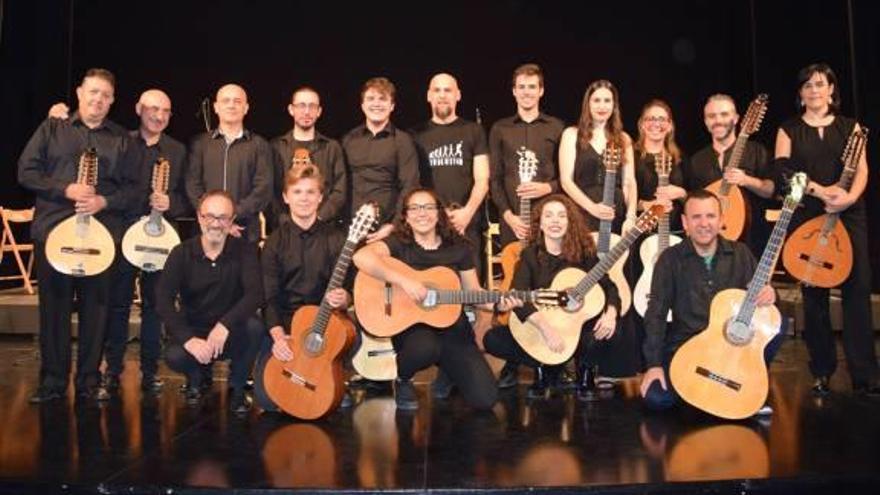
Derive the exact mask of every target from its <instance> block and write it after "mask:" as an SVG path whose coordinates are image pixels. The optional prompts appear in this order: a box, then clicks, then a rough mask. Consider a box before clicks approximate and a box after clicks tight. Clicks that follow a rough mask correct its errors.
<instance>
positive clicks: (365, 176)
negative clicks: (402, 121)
mask: <svg viewBox="0 0 880 495" xmlns="http://www.w3.org/2000/svg"><path fill="white" fill-rule="evenodd" d="M395 92H396V90H395V88H394V84H393V83H392V82H391V81H389V80H388V79H386V78H384V77H374V78H372V79H370V80H368V81H367V82H366V83H364V86H363V88H362V89H361V110H362V111H363V112H364V117H365V122H364V125H361V126H358V127H355V128H354V129H352V130H351V131H349V132H348V134H346V135H345V137H343V138H342V149H343V150H344V151H345V159H346V161H347V163H348V167H349V172H350V174H351V184H352V189H351V204H350V208H349V216H351V214H353V213H354V212H356V211H357V209H358V208H360V206H361V205H362V204H364V203H366V202H368V201H374V202H376V203H378V205H379V209H380V213H379V214H380V215H381V221H380V225H381V226H380V227H379V229H378V230H376V231H375V232H373V233H371V234H370V235H368V236H367V242H368V243H369V242H375V241H378V240H380V239H384V238H385V237H387V236H388V234H390V233H391V231H392V230H393V229H394V226H393V225H392V223H391V221H392V219H393V218H394V215H395V212H397V211H398V210H399V209H400V202H401V201H402V200H403V197H404V196H405V195H406V193H407V192H408V191H410V190H412V189H415V188H416V187H418V186H419V161H418V155H417V153H416V147H415V144H414V143H413V140H412V138H411V137H410V135H409V134H407V133H406V132H404V131H402V130H400V129H398V128H396V127H395V126H394V124H392V123H391V112H393V111H394V97H395Z"/></svg>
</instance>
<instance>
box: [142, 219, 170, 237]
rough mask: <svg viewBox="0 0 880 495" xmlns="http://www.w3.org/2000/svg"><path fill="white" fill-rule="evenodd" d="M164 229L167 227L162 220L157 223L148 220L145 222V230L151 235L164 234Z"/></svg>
mask: <svg viewBox="0 0 880 495" xmlns="http://www.w3.org/2000/svg"><path fill="white" fill-rule="evenodd" d="M164 230H165V227H164V226H163V225H162V223H161V222H157V223H153V222H147V223H146V224H144V232H146V233H147V235H148V236H151V237H158V236H160V235H162V232H163V231H164Z"/></svg>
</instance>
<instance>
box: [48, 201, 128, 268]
mask: <svg viewBox="0 0 880 495" xmlns="http://www.w3.org/2000/svg"><path fill="white" fill-rule="evenodd" d="M115 257H116V245H115V244H114V242H113V236H111V235H110V231H109V230H107V227H105V226H104V224H102V223H101V222H99V221H98V220H97V219H96V218H95V217H92V216H87V217H85V218H84V217H82V216H80V215H73V216H71V217H69V218H68V219H66V220H64V221H63V222H61V223H59V224H58V225H56V226H55V228H53V229H52V230H51V231H50V232H49V237H47V238H46V259H48V260H49V264H50V265H52V268H54V269H55V270H57V271H58V272H60V273H63V274H65V275H72V276H75V277H90V276H92V275H98V274H99V273H102V272H103V271H104V270H106V269H108V268H110V265H112V264H113V259H114V258H115Z"/></svg>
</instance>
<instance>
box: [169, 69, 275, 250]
mask: <svg viewBox="0 0 880 495" xmlns="http://www.w3.org/2000/svg"><path fill="white" fill-rule="evenodd" d="M249 108H250V107H249V105H248V97H247V93H245V91H244V88H242V87H241V86H239V85H237V84H227V85H225V86H223V87H222V88H220V89H219V90H218V91H217V97H216V100H215V101H214V112H215V113H216V114H217V117H218V119H219V124H218V126H217V129H215V130H214V131H212V132H206V133H204V134H202V135H200V136H198V137H197V138H195V139H194V140H193V141H192V143H191V144H190V149H189V157H188V159H187V171H186V193H187V195H188V196H189V199H190V202H192V204H193V206H196V205H197V204H198V203H199V200H200V199H201V197H202V196H203V195H204V194H205V192H206V191H211V190H215V189H221V190H223V191H228V192H229V194H230V195H231V196H232V198H233V200H234V201H235V218H236V223H235V224H233V225H231V226H230V228H229V235H231V236H233V237H241V236H244V238H245V239H247V240H249V241H251V242H256V241H258V240H259V239H260V219H259V214H260V212H261V211H263V209H264V208H266V206H268V205H269V202H270V201H271V200H272V176H273V170H272V169H273V166H272V151H271V148H270V147H269V143H267V142H266V140H265V139H263V138H262V137H260V136H258V135H257V134H255V133H253V132H251V131H250V130H248V129H245V127H244V117H245V115H247V112H248V109H249Z"/></svg>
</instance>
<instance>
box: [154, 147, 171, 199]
mask: <svg viewBox="0 0 880 495" xmlns="http://www.w3.org/2000/svg"><path fill="white" fill-rule="evenodd" d="M170 175H171V162H169V161H168V160H166V159H165V158H163V157H161V156H160V157H159V159H158V160H156V163H154V164H153V181H152V186H153V192H157V193H161V194H165V193H167V192H168V178H169V177H170Z"/></svg>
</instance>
